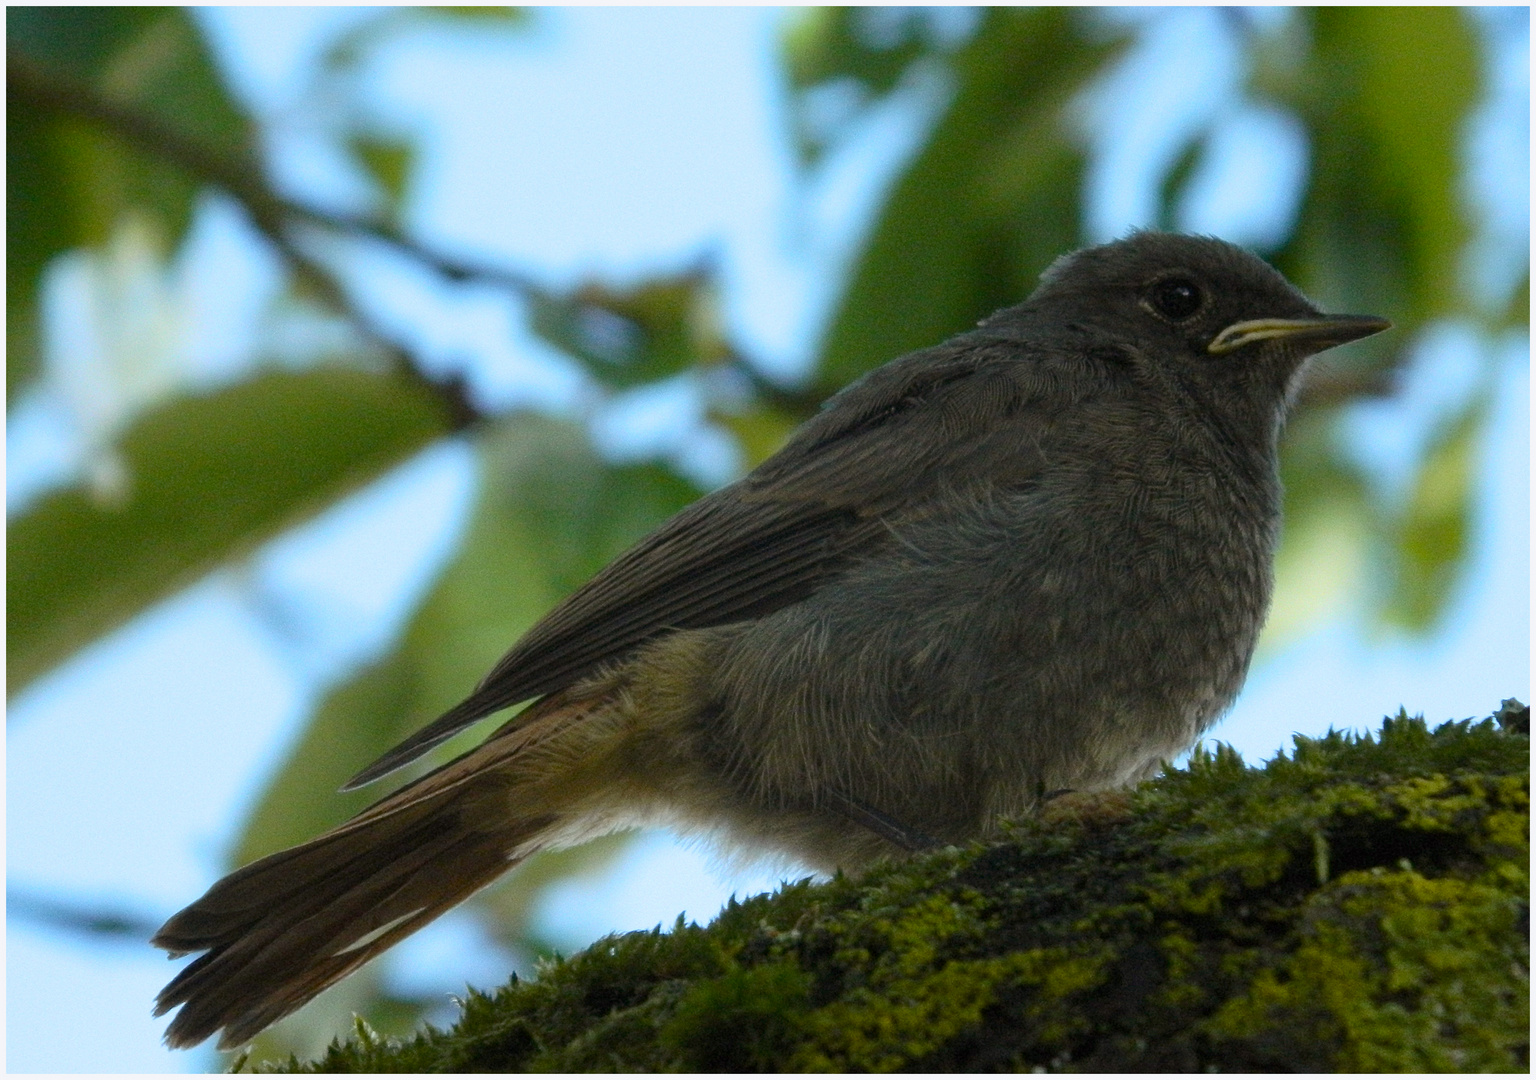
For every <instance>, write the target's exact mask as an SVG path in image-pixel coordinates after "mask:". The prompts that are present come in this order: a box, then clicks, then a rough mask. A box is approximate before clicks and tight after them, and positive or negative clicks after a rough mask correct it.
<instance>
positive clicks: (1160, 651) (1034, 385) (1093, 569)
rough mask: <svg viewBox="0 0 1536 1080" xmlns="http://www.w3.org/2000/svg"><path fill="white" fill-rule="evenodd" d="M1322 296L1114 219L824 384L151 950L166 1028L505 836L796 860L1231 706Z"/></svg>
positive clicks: (488, 867)
mask: <svg viewBox="0 0 1536 1080" xmlns="http://www.w3.org/2000/svg"><path fill="white" fill-rule="evenodd" d="M1387 325H1388V324H1387V322H1386V321H1385V320H1382V319H1377V318H1372V317H1368V316H1350V315H1323V314H1321V313H1319V311H1318V310H1317V309H1316V308H1315V307H1314V306H1313V305H1312V304H1311V303H1309V302H1308V301H1307V300H1306V298H1304V297H1303V296H1302V295H1301V294H1300V293H1299V292H1297V291H1296V290H1295V289H1294V288H1293V287H1292V286H1291V285H1290V284H1289V283H1287V282H1286V281H1285V279H1284V278H1283V277H1281V276H1280V275H1279V274H1278V273H1277V272H1275V271H1274V270H1273V269H1271V268H1270V267H1269V266H1267V265H1266V264H1265V263H1263V262H1262V261H1260V260H1259V259H1257V258H1255V257H1253V256H1252V255H1249V254H1247V253H1246V252H1244V251H1242V250H1240V249H1238V248H1236V247H1233V246H1231V245H1229V244H1226V243H1223V242H1221V241H1218V240H1212V239H1204V238H1195V237H1186V236H1175V235H1168V234H1160V233H1150V232H1144V233H1137V234H1134V235H1132V236H1131V237H1129V238H1128V239H1126V240H1123V241H1120V242H1117V243H1114V244H1108V245H1105V246H1102V247H1097V248H1090V249H1086V250H1084V251H1081V252H1077V253H1075V254H1073V255H1069V256H1065V257H1063V258H1062V259H1059V260H1058V261H1057V262H1056V263H1055V264H1054V265H1053V266H1052V267H1051V268H1050V269H1049V270H1048V271H1047V272H1046V273H1045V274H1044V275H1043V278H1042V284H1041V285H1040V287H1039V288H1038V289H1037V290H1036V291H1035V292H1034V294H1033V295H1032V296H1031V297H1030V298H1029V299H1028V300H1027V301H1025V302H1024V303H1022V304H1019V305H1017V306H1015V307H1011V308H1006V309H1004V310H1002V311H1000V312H998V313H997V314H995V315H993V316H992V317H991V318H989V319H987V320H985V321H984V322H982V323H981V324H980V325H979V327H978V328H977V329H975V330H972V331H970V332H968V333H965V334H961V335H959V336H957V337H955V338H953V339H951V340H950V341H948V342H945V343H944V344H942V345H939V346H937V347H935V348H931V349H926V350H923V351H920V352H915V353H912V354H909V355H907V356H904V357H901V358H900V359H898V360H895V361H893V362H891V363H889V364H887V365H886V366H884V367H882V368H880V369H878V370H876V371H874V372H871V373H870V374H869V375H867V376H865V377H864V378H863V379H860V380H859V381H858V382H856V383H854V384H853V385H851V386H849V387H848V388H847V389H845V390H843V391H842V392H841V393H839V394H837V395H836V396H835V397H833V398H832V399H831V400H830V401H829V402H828V403H827V404H826V406H825V407H824V409H823V410H822V411H821V413H820V414H819V415H817V416H816V417H814V418H813V419H811V420H810V421H808V422H807V423H806V424H804V425H803V426H802V427H801V428H800V429H799V430H798V431H797V432H796V433H795V434H794V436H793V437H792V438H791V439H790V440H789V442H788V443H787V444H786V445H785V446H784V448H783V449H781V450H780V451H779V452H778V453H777V454H775V455H774V456H773V457H771V458H769V459H768V460H767V461H766V462H764V463H763V464H762V465H761V466H759V467H758V468H757V469H755V470H754V471H753V472H752V473H751V474H750V475H748V476H746V477H745V478H743V479H742V480H739V481H737V482H736V483H734V484H731V485H729V486H727V487H725V488H722V489H721V490H719V491H716V492H715V493H713V494H712V495H709V496H706V497H705V498H703V499H700V500H699V501H698V502H696V503H694V504H693V505H692V506H690V507H688V508H687V509H685V510H683V511H682V512H681V513H679V514H678V515H676V516H675V517H673V518H672V519H671V520H670V521H668V522H667V523H665V524H664V525H662V526H661V527H660V528H659V529H658V530H656V532H654V533H652V534H651V535H650V536H649V537H647V538H646V539H644V540H642V541H641V542H640V543H639V544H637V545H636V546H635V547H633V548H632V549H630V550H629V551H628V552H626V553H625V554H623V555H621V556H620V557H619V558H618V559H616V560H614V562H613V563H611V564H610V565H609V566H608V567H607V568H605V569H604V570H603V571H601V572H600V573H599V574H598V575H597V576H596V577H594V578H593V579H592V580H591V581H590V582H588V583H587V584H586V585H585V586H583V587H582V588H581V589H579V590H577V591H576V592H575V593H574V594H573V595H572V596H570V597H569V598H568V599H567V600H566V601H565V602H564V603H562V604H560V605H559V606H558V607H556V608H555V609H554V610H553V611H552V612H550V613H549V614H548V615H547V616H546V617H545V618H544V619H543V620H542V621H540V622H539V623H538V624H537V625H536V626H534V627H533V629H532V630H530V631H529V632H528V634H527V635H526V636H525V637H524V638H523V639H522V640H521V641H519V642H518V643H517V644H516V645H515V646H514V647H513V649H512V651H511V652H509V653H508V654H507V655H506V656H505V657H504V658H503V659H502V660H501V662H500V663H498V664H497V665H496V667H495V668H494V669H493V670H492V671H491V673H490V674H489V675H487V676H486V678H485V679H484V681H483V682H482V683H481V684H480V685H479V687H478V688H476V690H475V691H474V693H472V694H471V695H470V696H469V697H468V698H467V699H466V700H465V701H464V702H463V703H461V704H460V705H458V706H456V707H454V708H453V709H451V710H449V711H448V712H447V713H446V714H444V715H443V716H442V717H441V718H439V719H438V720H436V721H434V722H433V723H431V724H429V725H428V726H427V727H425V728H424V729H422V730H421V731H420V732H418V733H417V734H415V735H414V736H412V737H411V738H409V739H407V740H406V741H405V742H404V743H402V744H401V745H400V746H399V747H397V748H396V749H395V750H393V751H391V752H390V753H388V754H386V755H385V756H384V757H383V758H382V759H380V760H379V761H378V762H376V763H374V764H373V765H371V766H369V767H368V768H367V769H365V770H364V771H363V772H361V773H359V774H358V776H357V777H356V778H355V779H354V780H353V781H352V785H351V786H357V785H361V784H365V783H369V782H371V781H373V780H376V779H378V778H380V777H382V776H384V775H385V774H387V773H389V772H391V771H393V770H395V769H398V768H400V767H401V766H403V765H405V764H407V763H408V762H411V761H413V760H415V759H416V758H418V757H420V756H421V755H422V754H424V753H426V752H427V751H428V750H430V749H431V748H433V747H434V746H437V745H438V744H440V743H441V742H443V741H444V740H446V739H448V738H450V737H451V736H453V735H454V734H456V733H457V732H459V731H462V730H463V729H464V728H466V727H468V726H469V725H470V724H472V723H474V722H475V721H477V720H479V719H481V718H482V717H485V716H488V715H490V714H491V713H494V712H496V711H498V710H500V709H503V708H506V707H508V706H511V705H515V704H518V703H519V702H523V701H528V700H529V699H534V700H533V702H532V704H530V705H529V706H528V707H527V708H525V709H524V710H523V711H522V712H520V713H518V714H517V715H515V716H513V717H512V718H511V719H510V720H508V721H507V722H506V723H505V724H503V725H502V726H501V727H500V728H498V729H497V730H496V731H495V732H494V733H493V734H492V735H491V736H490V737H489V738H488V739H487V740H486V741H485V742H484V743H482V744H481V745H480V746H479V747H477V748H476V749H474V750H471V751H469V752H468V753H466V754H464V755H463V756H462V757H459V758H457V759H456V760H454V761H451V762H449V763H448V764H446V765H444V766H442V767H441V768H438V769H436V770H435V771H433V772H430V773H428V774H427V775H425V776H423V777H421V778H420V779H418V780H416V781H414V782H412V783H410V784H407V785H406V786H405V787H403V788H401V789H400V790H399V791H396V792H395V793H394V794H392V795H389V796H387V797H385V798H383V799H382V800H380V801H379V802H377V803H375V804H374V805H373V806H372V807H370V808H369V809H367V810H365V811H363V812H362V813H361V814H359V815H358V816H357V817H355V818H353V819H352V820H351V821H349V822H347V823H346V824H344V825H342V826H340V827H338V828H336V829H333V830H331V831H330V832H328V833H326V834H324V835H323V836H320V837H318V838H316V839H314V840H312V841H310V842H309V843H307V844H303V845H301V846H299V847H296V848H291V849H289V850H287V851H281V852H278V853H277V854H275V855H270V856H268V857H267V858H264V859H261V860H260V861H258V862H255V863H252V864H251V865H249V866H247V867H244V868H243V869H241V870H237V871H235V872H234V873H232V874H230V875H229V876H228V877H226V878H224V879H223V880H222V881H220V882H218V883H217V884H216V885H214V886H213V887H212V888H211V889H209V890H208V892H207V894H206V895H205V896H203V897H202V899H200V900H198V901H197V902H196V903H194V904H193V905H192V906H190V907H188V908H187V909H186V910H184V911H182V912H180V913H179V914H177V915H176V916H174V917H173V918H172V919H171V920H170V921H169V922H167V923H166V924H165V926H163V927H162V928H161V929H160V931H159V933H158V934H157V935H156V936H155V939H154V943H155V944H156V945H158V946H160V947H162V948H165V949H168V950H170V951H171V952H172V953H173V954H178V955H179V954H184V953H191V952H203V954H204V955H202V956H201V957H199V958H198V959H197V960H195V961H194V962H193V963H191V964H189V965H188V966H187V967H186V969H185V970H183V971H182V972H181V973H180V975H178V976H177V977H176V978H175V979H174V980H173V981H172V982H171V983H170V985H168V986H167V987H166V988H165V989H164V991H162V992H161V994H160V997H159V999H158V1002H157V1005H158V1008H157V1015H158V1014H159V1013H163V1012H165V1011H167V1010H169V1009H171V1008H173V1007H175V1006H177V1005H180V1006H181V1011H180V1012H179V1013H178V1014H177V1016H176V1017H175V1019H174V1020H173V1021H172V1023H171V1025H170V1028H169V1030H168V1031H167V1033H166V1042H167V1043H169V1044H170V1045H172V1046H191V1045H193V1044H195V1043H198V1042H200V1041H202V1040H203V1039H206V1038H207V1037H209V1036H210V1035H212V1034H214V1033H215V1032H219V1031H220V1030H222V1032H223V1034H222V1037H221V1038H220V1040H219V1045H220V1046H221V1047H224V1048H228V1047H231V1046H235V1045H237V1044H239V1043H241V1042H243V1041H245V1040H247V1039H249V1038H251V1037H252V1036H254V1035H255V1034H256V1033H257V1032H259V1031H261V1030H262V1029H263V1028H264V1027H266V1026H267V1025H268V1024H271V1023H272V1022H273V1021H275V1020H277V1019H279V1018H280V1017H282V1016H285V1015H287V1014H288V1013H290V1012H292V1011H293V1010H294V1009H297V1008H298V1007H299V1006H300V1005H303V1004H304V1003H305V1002H306V1001H308V1000H309V999H310V998H312V997H314V996H315V995H316V994H318V993H319V992H320V991H321V990H323V989H325V988H326V987H327V986H329V985H330V984H332V983H333V982H335V981H336V980H338V979H340V978H341V977H343V976H344V975H346V974H347V973H348V972H351V971H353V970H354V969H356V968H358V967H359V966H361V965H362V964H364V963H366V962H367V961H368V960H370V959H372V958H373V957H374V956H377V955H378V954H379V953H381V952H383V951H384V950H385V949H387V948H389V947H390V946H391V945H393V944H394V943H395V942H397V941H399V940H400V939H401V938H404V937H405V936H407V935H408V934H411V933H412V932H414V931H416V930H418V929H420V928H421V927H422V926H424V925H426V924H427V923H428V922H430V921H431V920H433V919H435V918H436V917H437V916H439V915H441V914H442V913H443V912H445V911H447V910H448V909H449V908H451V907H453V906H454V905H455V904H457V903H459V902H460V901H461V900H463V899H465V898H466V897H468V896H469V895H470V894H471V893H473V892H475V891H476V890H477V889H480V888H482V887H483V886H485V885H488V884H490V883H491V882H492V881H494V880H495V879H496V878H498V877H499V876H501V875H502V874H503V873H505V872H506V871H507V870H508V869H509V868H511V867H512V866H514V865H516V864H517V863H518V862H520V861H521V860H523V859H525V858H527V857H528V856H529V855H531V854H533V853H534V852H535V851H539V850H541V849H545V848H552V847H560V846H565V845H569V844H574V843H578V842H580V841H582V840H586V839H589V838H591V837H595V836H599V835H601V834H604V833H607V832H611V831H613V830H615V829H620V828H626V827H630V826H634V825H640V824H657V823H659V824H667V825H671V826H673V827H677V828H681V829H683V830H685V831H692V832H708V833H712V834H716V835H718V836H720V837H722V838H723V839H725V840H726V841H727V842H730V843H737V844H744V845H748V846H752V847H758V848H767V849H772V850H776V851H778V852H782V853H785V854H788V855H789V856H791V857H793V858H795V859H798V860H801V861H803V862H804V863H806V864H808V865H810V866H814V867H818V868H822V869H828V870H830V869H832V868H835V867H843V868H849V869H852V868H856V867H859V866H861V865H864V864H866V863H868V862H869V861H870V860H872V859H875V858H877V857H879V856H882V855H899V854H901V853H903V852H904V851H910V850H914V849H919V848H924V847H928V846H931V845H934V844H938V843H950V842H961V841H966V840H970V839H973V838H976V837H985V836H987V835H989V834H991V833H993V832H994V831H995V830H996V828H997V826H998V823H999V822H1000V821H1002V820H1003V819H1005V818H1008V817H1010V816H1017V815H1021V814H1027V813H1030V812H1031V811H1033V810H1034V809H1035V808H1037V807H1038V806H1039V805H1040V803H1041V802H1042V800H1043V799H1044V798H1045V797H1046V796H1047V795H1048V794H1049V793H1051V792H1054V791H1059V790H1063V789H1071V790H1080V791H1091V790H1097V789H1105V788H1112V787H1117V786H1122V785H1125V784H1130V783H1134V782H1136V781H1138V780H1140V779H1142V778H1145V777H1147V776H1149V775H1151V774H1152V773H1153V772H1155V771H1156V769H1157V768H1158V767H1159V765H1160V764H1161V763H1162V762H1163V761H1165V760H1167V759H1169V758H1172V757H1174V756H1175V755H1177V754H1179V753H1180V752H1182V751H1183V750H1185V749H1187V748H1188V747H1189V746H1190V745H1191V744H1192V743H1193V742H1194V740H1195V739H1196V738H1197V737H1198V736H1199V734H1200V733H1201V732H1202V731H1204V730H1205V729H1206V728H1207V727H1209V726H1210V724H1211V723H1213V722H1214V721H1215V720H1216V718H1217V717H1218V716H1220V714H1221V713H1222V712H1223V711H1224V710H1225V709H1226V708H1227V707H1228V705H1229V704H1230V703H1231V701H1232V699H1233V698H1234V697H1235V696H1236V694H1237V691H1238V689H1239V687H1240V686H1241V685H1242V681H1243V678H1244V676H1245V673H1246V671H1247V667H1248V662H1249V659H1250V657H1251V656H1252V653H1253V648H1254V644H1255V642H1256V640H1257V638H1258V634H1259V629H1260V627H1261V626H1262V624H1263V621H1264V616H1265V613H1266V611H1267V609H1268V605H1269V596H1270V587H1271V577H1272V561H1273V554H1274V547H1275V542H1276V537H1277V535H1278V529H1279V520H1280V486H1279V480H1278V477H1277V469H1276V440H1277V438H1278V434H1279V430H1280V425H1281V422H1282V420H1283V417H1284V414H1285V411H1286V409H1287V407H1288V405H1289V403H1290V401H1291V399H1292V397H1293V396H1294V393H1295V390H1296V386H1297V383H1298V377H1299V373H1300V371H1301V369H1302V367H1303V365H1304V363H1305V361H1306V359H1307V358H1308V357H1309V356H1310V355H1312V354H1314V353H1316V352H1319V351H1321V350H1323V349H1326V348H1328V347H1330V346H1333V345H1338V344H1341V343H1343V342H1347V341H1352V340H1354V339H1356V338H1360V337H1364V336H1366V335H1369V334H1374V333H1376V332H1378V331H1380V330H1383V329H1385V328H1386V327H1387Z"/></svg>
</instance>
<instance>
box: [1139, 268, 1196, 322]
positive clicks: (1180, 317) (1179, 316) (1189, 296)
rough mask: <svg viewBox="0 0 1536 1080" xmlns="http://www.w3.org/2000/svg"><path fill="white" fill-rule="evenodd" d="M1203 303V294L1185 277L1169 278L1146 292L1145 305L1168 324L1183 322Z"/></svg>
mask: <svg viewBox="0 0 1536 1080" xmlns="http://www.w3.org/2000/svg"><path fill="white" fill-rule="evenodd" d="M1204 303H1205V294H1204V293H1203V292H1201V291H1200V286H1198V285H1196V284H1195V283H1194V282H1193V281H1190V280H1189V278H1186V277H1169V278H1163V280H1161V281H1159V282H1157V283H1156V284H1154V285H1153V286H1152V288H1150V289H1148V290H1147V304H1148V306H1149V307H1151V309H1152V311H1153V312H1154V313H1156V314H1158V315H1161V316H1162V317H1163V318H1165V319H1167V320H1168V321H1169V322H1183V321H1184V320H1185V319H1187V318H1189V317H1190V316H1191V315H1193V314H1194V313H1195V312H1197V311H1199V310H1200V308H1201V307H1202V306H1203V305H1204Z"/></svg>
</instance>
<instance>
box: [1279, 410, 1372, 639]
mask: <svg viewBox="0 0 1536 1080" xmlns="http://www.w3.org/2000/svg"><path fill="white" fill-rule="evenodd" d="M1337 421H1338V414H1337V413H1336V412H1332V411H1329V412H1323V411H1314V412H1311V413H1306V414H1303V415H1301V416H1298V417H1296V418H1295V419H1294V420H1293V421H1292V422H1291V423H1290V425H1289V426H1288V427H1287V429H1286V432H1285V438H1284V442H1283V445H1282V450H1283V453H1282V455H1281V459H1280V479H1281V482H1282V484H1283V485H1284V488H1285V508H1284V528H1283V531H1282V533H1281V543H1280V550H1279V552H1277V554H1276V557H1275V593H1274V603H1273V605H1272V607H1271V610H1270V613H1269V619H1268V621H1267V622H1266V623H1265V626H1264V637H1263V641H1262V648H1263V649H1264V651H1266V652H1269V651H1272V650H1274V649H1275V648H1277V647H1281V646H1284V645H1286V644H1288V643H1289V642H1291V641H1293V640H1295V638H1296V637H1298V636H1299V635H1300V634H1301V632H1302V631H1304V630H1306V629H1307V628H1309V627H1312V626H1315V625H1317V623H1318V622H1319V621H1320V620H1321V619H1323V618H1324V617H1325V616H1327V615H1330V614H1332V613H1334V612H1336V611H1338V610H1340V609H1341V608H1342V607H1343V606H1344V605H1345V604H1346V603H1348V602H1349V601H1350V600H1352V599H1354V598H1355V597H1356V596H1358V594H1359V592H1360V589H1361V586H1362V583H1363V581H1364V580H1365V578H1366V571H1367V567H1368V563H1367V558H1368V555H1369V552H1370V544H1371V538H1372V535H1373V531H1374V529H1375V525H1374V520H1373V517H1372V514H1371V502H1370V498H1369V485H1368V484H1367V482H1366V478H1365V477H1364V475H1362V474H1361V472H1360V470H1359V468H1358V467H1356V466H1355V465H1353V464H1352V463H1351V462H1350V461H1348V459H1346V458H1345V457H1344V456H1343V455H1341V454H1340V453H1339V450H1338V439H1337V436H1336V427H1337Z"/></svg>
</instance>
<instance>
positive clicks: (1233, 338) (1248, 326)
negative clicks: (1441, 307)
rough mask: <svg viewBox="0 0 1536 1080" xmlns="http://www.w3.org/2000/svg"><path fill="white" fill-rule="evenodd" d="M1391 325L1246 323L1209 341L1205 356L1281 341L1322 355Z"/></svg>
mask: <svg viewBox="0 0 1536 1080" xmlns="http://www.w3.org/2000/svg"><path fill="white" fill-rule="evenodd" d="M1391 325H1392V324H1391V323H1390V322H1388V321H1387V320H1386V319H1381V318H1377V317H1376V316H1375V315H1319V316H1318V317H1317V318H1315V319H1247V320H1245V321H1243V322H1235V323H1233V324H1232V325H1231V326H1229V327H1227V328H1226V329H1225V330H1223V331H1222V332H1221V333H1219V334H1217V335H1216V336H1215V337H1214V338H1212V339H1211V343H1210V344H1209V345H1207V346H1206V347H1205V351H1206V352H1210V353H1215V354H1217V355H1218V356H1219V355H1221V354H1222V353H1229V352H1231V351H1232V350H1233V349H1240V348H1242V347H1243V346H1244V345H1249V344H1252V343H1253V342H1255V341H1264V340H1266V339H1269V338H1284V339H1286V340H1287V341H1292V342H1295V343H1296V344H1298V345H1305V346H1307V347H1308V348H1310V349H1311V350H1312V351H1313V352H1322V351H1323V350H1324V349H1331V348H1333V347H1334V346H1335V345H1343V344H1344V343H1345V342H1346V341H1357V340H1359V339H1360V338H1363V337H1370V336H1371V335H1372V334H1379V333H1381V332H1382V331H1383V330H1385V329H1387V328H1388V327H1389V326H1391Z"/></svg>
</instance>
